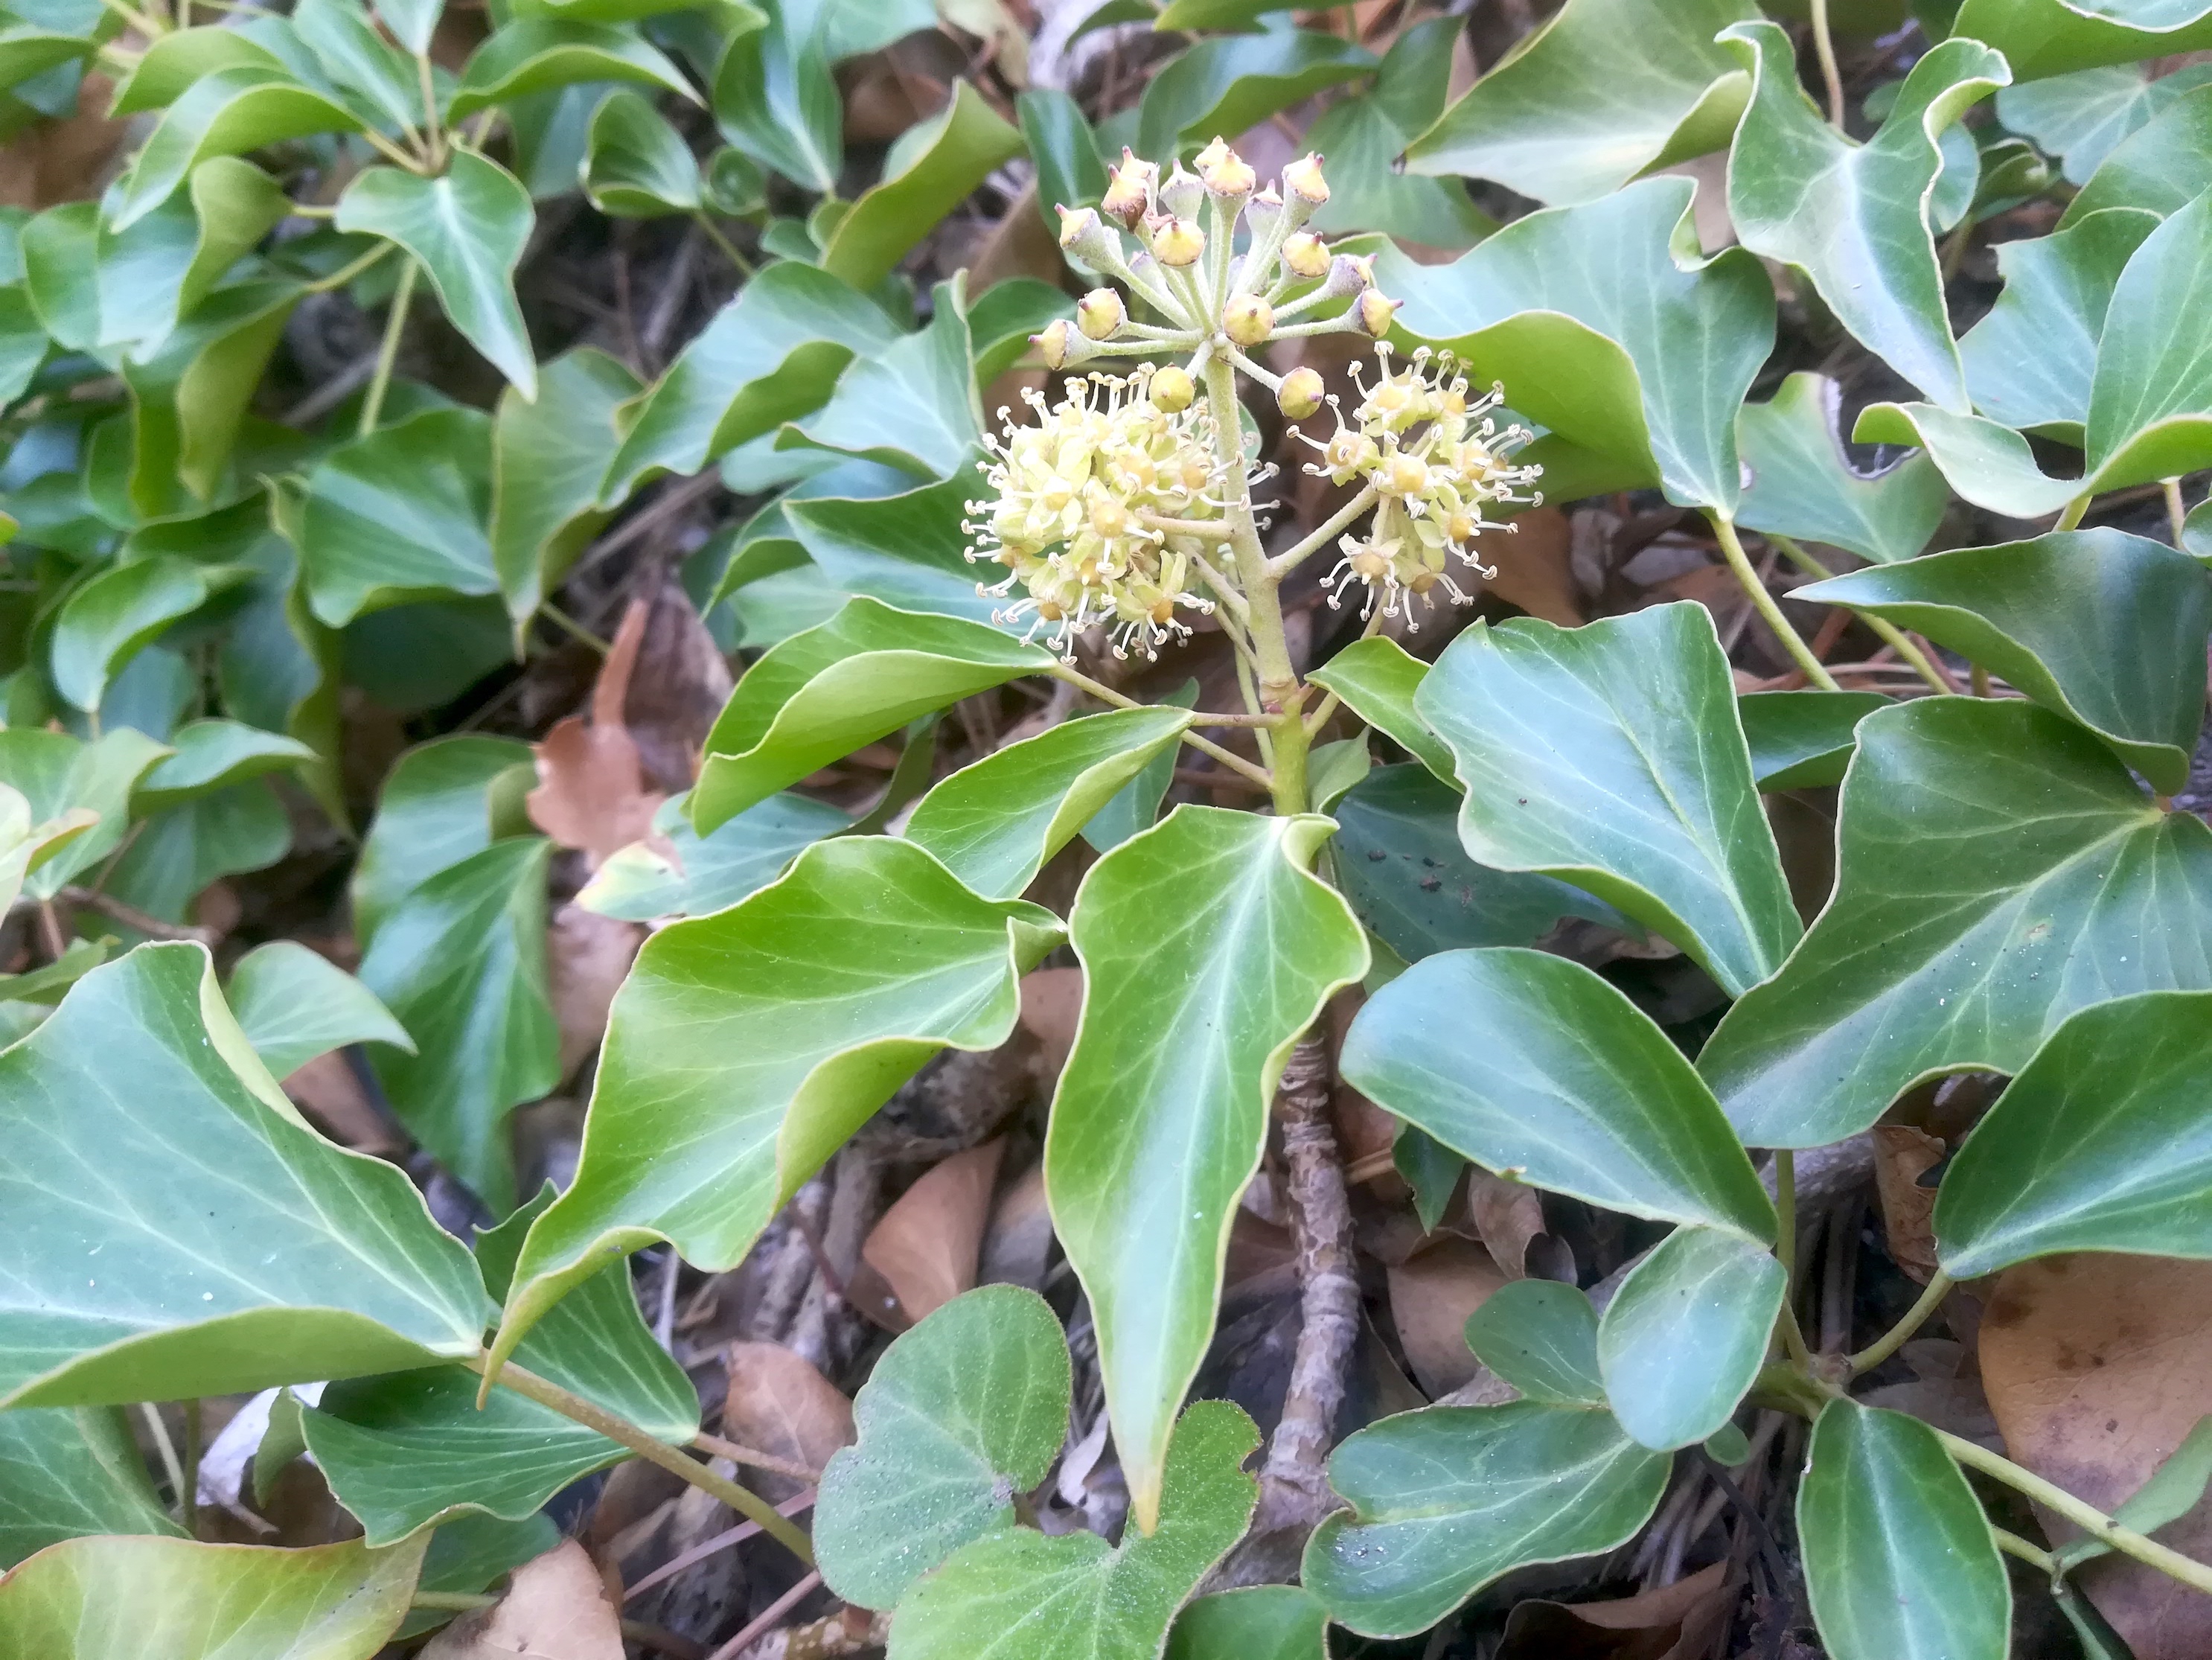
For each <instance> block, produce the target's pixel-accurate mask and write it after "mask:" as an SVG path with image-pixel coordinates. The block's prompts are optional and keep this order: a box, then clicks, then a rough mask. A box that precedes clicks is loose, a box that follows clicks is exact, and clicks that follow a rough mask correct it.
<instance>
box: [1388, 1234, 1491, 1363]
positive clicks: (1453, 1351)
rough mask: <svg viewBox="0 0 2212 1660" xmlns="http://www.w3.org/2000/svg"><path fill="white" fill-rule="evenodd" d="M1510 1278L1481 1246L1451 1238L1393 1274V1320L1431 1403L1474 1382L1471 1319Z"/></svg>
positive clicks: (1399, 1266)
mask: <svg viewBox="0 0 2212 1660" xmlns="http://www.w3.org/2000/svg"><path fill="white" fill-rule="evenodd" d="M1507 1278H1508V1276H1507V1275H1506V1274H1504V1272H1503V1271H1502V1270H1501V1269H1500V1268H1498V1264H1497V1263H1495V1262H1492V1261H1491V1259H1490V1253H1489V1252H1488V1251H1486V1250H1483V1248H1482V1247H1481V1246H1480V1245H1478V1244H1475V1243H1473V1242H1472V1241H1469V1240H1466V1239H1454V1238H1449V1237H1446V1238H1441V1239H1438V1240H1437V1242H1436V1243H1434V1244H1432V1245H1431V1246H1429V1247H1428V1248H1427V1249H1426V1250H1422V1251H1419V1252H1417V1253H1416V1254H1415V1255H1413V1256H1410V1257H1408V1258H1407V1260H1406V1261H1405V1262H1402V1263H1401V1264H1399V1265H1398V1266H1397V1267H1396V1268H1392V1269H1391V1270H1390V1318H1391V1321H1392V1323H1394V1324H1395V1325H1396V1327H1397V1329H1398V1341H1399V1344H1400V1346H1401V1347H1403V1348H1404V1349H1405V1351H1406V1363H1407V1365H1409V1366H1411V1367H1412V1368H1413V1377H1414V1380H1415V1381H1416V1382H1417V1383H1419V1384H1420V1386H1421V1387H1422V1388H1423V1389H1426V1390H1427V1391H1428V1392H1429V1395H1430V1397H1431V1399H1433V1398H1434V1397H1436V1396H1437V1395H1449V1394H1450V1393H1451V1391H1452V1390H1454V1389H1457V1388H1458V1387H1459V1386H1460V1385H1461V1384H1462V1383H1465V1382H1467V1380H1468V1378H1470V1377H1474V1372H1475V1367H1476V1365H1478V1364H1479V1363H1478V1362H1477V1361H1476V1359H1475V1358H1474V1351H1473V1350H1472V1349H1470V1348H1468V1346H1467V1317H1468V1316H1469V1315H1470V1314H1473V1313H1474V1311H1475V1310H1477V1309H1479V1308H1480V1307H1481V1306H1482V1304H1483V1303H1484V1302H1485V1301H1486V1299H1487V1298H1489V1296H1490V1294H1491V1292H1494V1291H1496V1290H1497V1289H1498V1287H1499V1286H1502V1285H1504V1283H1505V1282H1506V1280H1507Z"/></svg>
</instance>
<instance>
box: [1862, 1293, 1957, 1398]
mask: <svg viewBox="0 0 2212 1660" xmlns="http://www.w3.org/2000/svg"><path fill="white" fill-rule="evenodd" d="M1951 1283H1952V1282H1951V1276H1950V1275H1949V1274H1946V1273H1944V1272H1943V1270H1942V1269H1941V1268H1938V1269H1936V1277H1935V1278H1934V1279H1932V1280H1929V1282H1928V1288H1927V1289H1926V1290H1925V1291H1923V1292H1921V1293H1920V1298H1919V1300H1918V1301H1917V1302H1916V1303H1915V1304H1913V1305H1912V1306H1911V1308H1909V1309H1907V1310H1905V1317H1904V1318H1903V1319H1902V1320H1900V1321H1899V1322H1898V1323H1896V1324H1895V1325H1893V1326H1892V1327H1891V1328H1890V1329H1888V1330H1887V1331H1886V1332H1884V1333H1883V1334H1882V1335H1881V1336H1880V1337H1877V1338H1876V1339H1875V1341H1873V1342H1872V1343H1869V1345H1868V1346H1867V1347H1864V1348H1863V1349H1861V1350H1860V1351H1859V1352H1858V1353H1857V1354H1855V1355H1853V1356H1852V1357H1851V1373H1852V1375H1853V1376H1854V1377H1856V1376H1857V1375H1858V1374H1859V1373H1861V1372H1866V1371H1873V1370H1874V1369H1875V1367H1876V1366H1878V1365H1881V1363H1882V1362H1883V1361H1885V1360H1887V1359H1889V1357H1890V1356H1891V1355H1893V1354H1894V1353H1897V1352H1898V1350H1899V1349H1901V1348H1903V1347H1905V1345H1906V1344H1907V1343H1909V1342H1911V1341H1912V1334H1913V1333H1915V1332H1917V1331H1918V1330H1919V1329H1921V1327H1923V1326H1924V1325H1926V1324H1927V1323H1928V1316H1930V1315H1931V1314H1933V1313H1935V1312H1936V1306H1937V1304H1940V1303H1942V1300H1943V1298H1945V1297H1946V1296H1947V1295H1948V1293H1949V1292H1950V1290H1951Z"/></svg>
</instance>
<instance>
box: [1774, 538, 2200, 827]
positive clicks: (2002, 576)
mask: <svg viewBox="0 0 2212 1660" xmlns="http://www.w3.org/2000/svg"><path fill="white" fill-rule="evenodd" d="M1797 594H1798V597H1799V598H1801V599H1818V600H1820V601H1822V602H1823V603H1825V604H1828V605H1844V606H1848V607H1850V609H1852V610H1854V611H1867V612H1869V613H1871V614H1872V615H1874V616H1876V617H1885V618H1887V620H1889V621H1890V622H1893V623H1897V624H1898V625H1899V627H1901V628H1907V629H1917V630H1918V631H1919V632H1920V633H1922V634H1924V635H1927V636H1928V637H1929V639H1931V640H1933V641H1934V642H1936V644H1938V645H1940V646H1944V647H1948V648H1949V649H1951V650H1953V651H1955V652H1958V653H1960V654H1961V655H1963V656H1965V657H1966V659H1967V660H1969V661H1971V662H1974V663H1978V664H1980V665H1981V666H1984V668H1987V669H1989V670H1990V671H1991V672H1994V673H1996V674H2000V675H2002V676H2003V677H2004V678H2005V679H2007V680H2008V681H2009V682H2010V683H2011V684H2013V685H2014V686H2015V687H2017V688H2018V689H2019V690H2021V691H2023V692H2026V693H2027V695H2028V696H2030V697H2032V698H2033V699H2034V700H2035V701H2036V702H2039V703H2040V704H2042V705H2043V706H2044V707H2045V708H2048V709H2050V710H2051V711H2052V712H2054V713H2055V714H2063V715H2064V716H2066V717H2067V718H2068V719H2069V720H2071V721H2078V722H2080V723H2081V725H2082V726H2085V727H2088V728H2089V730H2090V731H2092V732H2093V733H2096V734H2097V735H2098V736H2099V737H2100V738H2102V739H2104V740H2105V741H2106V743H2108V744H2110V745H2112V749H2113V751H2114V752H2115V753H2117V754H2118V756H2119V757H2120V758H2121V759H2122V760H2123V761H2125V762H2126V763H2128V764H2129V765H2130V766H2131V767H2133V768H2135V769H2136V771H2138V772H2140V773H2142V775H2143V776H2144V777H2146V778H2148V779H2149V780H2150V781H2151V783H2152V785H2153V787H2155V788H2157V789H2159V790H2160V791H2163V792H2166V793H2167V794H2172V792H2174V791H2177V790H2179V789H2182V788H2185V787H2186V786H2187V784H2188V781H2189V757H2190V756H2191V753H2192V752H2193V751H2195V749H2196V747H2197V728H2198V727H2201V726H2202V725H2203V715H2204V691H2203V685H2202V684H2201V681H2202V678H2203V676H2202V671H2201V667H2200V666H2201V665H2202V663H2203V660H2204V646H2205V640H2206V637H2207V635H2212V575H2208V573H2207V572H2206V570H2205V569H2204V567H2203V565H2202V564H2200V563H2198V562H2197V561H2196V560H2195V559H2193V558H2191V556H2189V555H2187V554H2185V553H2180V552H2177V551H2176V550H2173V549H2172V548H2169V547H2167V546H2166V544H2164V543H2162V542H2153V541H2150V540H2148V539H2147V538H2143V537H2140V536H2130V535H2128V534H2127V533H2126V532H2123V531H2117V530H2087V531H2056V532H2051V533H2050V534H2049V535H2045V536H2039V537H2037V538H2034V539H2033V541H2027V542H2008V543H2005V544H2002V545H2000V546H1997V547H1990V548H1960V549H1956V550H1953V551H1951V552H1949V553H1936V554H1929V555H1928V556H1926V557H1924V558H1920V559H1914V560H1910V561H1907V562H1905V563H1903V564H1898V565H1890V566H1885V567H1880V568H1875V569H1868V570H1861V571H1852V572H1851V573H1850V574H1849V575H1844V576H1838V577H1832V578H1831V579H1830V580H1828V581H1825V582H1816V583H1814V584H1813V585H1812V586H1811V587H1803V588H1800V589H1798V590H1797Z"/></svg>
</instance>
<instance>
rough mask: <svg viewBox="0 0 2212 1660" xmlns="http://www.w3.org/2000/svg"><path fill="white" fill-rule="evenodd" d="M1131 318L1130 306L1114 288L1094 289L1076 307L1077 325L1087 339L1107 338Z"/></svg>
mask: <svg viewBox="0 0 2212 1660" xmlns="http://www.w3.org/2000/svg"><path fill="white" fill-rule="evenodd" d="M1128 320H1129V308H1128V307H1127V306H1125V305H1123V304H1122V303H1121V295H1120V294H1119V293H1117V292H1116V291H1115V290H1114V289H1091V292H1090V293H1088V294H1086V295H1084V296H1083V298H1082V300H1081V301H1080V302H1079V303H1078V304H1077V306H1076V307H1075V326H1076V327H1077V328H1079V329H1080V330H1082V331H1083V336H1084V337H1085V339H1087V340H1105V339H1109V338H1111V337H1112V336H1113V333H1114V331H1115V330H1116V329H1118V328H1120V327H1121V325H1122V324H1124V323H1126V322H1127V321H1128Z"/></svg>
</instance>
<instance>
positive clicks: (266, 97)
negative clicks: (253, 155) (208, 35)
mask: <svg viewBox="0 0 2212 1660" xmlns="http://www.w3.org/2000/svg"><path fill="white" fill-rule="evenodd" d="M359 131H362V120H361V118H360V117H359V116H357V115H356V114H355V113H354V112H352V111H351V110H349V109H347V108H346V107H345V106H343V104H339V103H337V102H334V101H333V100H331V99H328V98H325V96H324V95H323V94H320V93H319V92H315V91H313V90H311V89H310V88H307V87H304V86H302V85H301V84H300V83H299V82H297V81H295V80H294V79H292V77H291V76H289V75H287V74H284V73H282V72H280V71H277V70H267V69H260V68H255V67H250V66H241V67H239V68H236V69H224V70H216V72H215V73H214V74H212V75H206V76H202V77H201V78H200V79H198V80H197V81H195V82H192V83H191V85H190V86H188V87H186V88H185V90H184V91H183V93H182V94H179V97H178V99H177V100H176V102H175V103H173V104H172V105H170V106H169V107H168V109H167V112H164V113H163V115H162V117H161V123H160V125H157V126H156V127H155V129H154V131H153V132H152V133H151V134H149V136H148V137H147V139H146V142H145V143H144V145H143V147H142V148H141V149H139V151H138V155H137V159H136V160H134V161H132V162H131V170H130V171H129V172H128V173H125V174H124V175H123V179H122V182H121V184H120V185H119V186H118V190H117V193H116V195H115V196H114V197H113V198H112V202H111V205H110V207H109V209H108V213H107V222H108V225H109V226H110V227H111V228H112V229H115V230H118V231H119V230H122V229H125V228H127V227H128V226H129V225H130V224H131V222H132V221H134V220H136V219H139V218H141V217H143V216H145V215H146V214H149V213H151V212H152V211H153V210H155V208H157V207H159V206H160V205H161V204H162V203H163V202H166V201H167V200H168V198H169V193H170V192H172V191H173V190H175V189H176V188H177V186H178V185H181V184H183V183H184V182H185V179H186V178H187V177H188V176H189V175H190V174H191V172H192V170H193V169H194V168H195V167H198V166H199V164H200V163H201V162H203V161H206V160H208V158H209V157H210V156H216V155H243V154H244V153H245V152H246V151H247V150H257V149H264V148H266V147H267V146H269V145H270V144H274V143H280V142H282V141H283V140H284V139H287V138H306V137H311V136H313V134H315V133H319V132H359ZM410 176H411V175H410Z"/></svg>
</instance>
